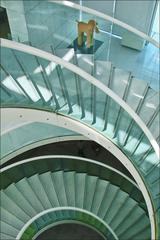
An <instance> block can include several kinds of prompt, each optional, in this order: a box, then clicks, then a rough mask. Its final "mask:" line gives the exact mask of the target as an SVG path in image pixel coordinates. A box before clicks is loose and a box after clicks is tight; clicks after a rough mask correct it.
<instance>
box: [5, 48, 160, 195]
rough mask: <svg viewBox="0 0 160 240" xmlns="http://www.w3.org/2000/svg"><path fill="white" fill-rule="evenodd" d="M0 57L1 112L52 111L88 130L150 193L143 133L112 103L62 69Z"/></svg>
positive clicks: (151, 157) (153, 163) (15, 54)
mask: <svg viewBox="0 0 160 240" xmlns="http://www.w3.org/2000/svg"><path fill="white" fill-rule="evenodd" d="M1 54H2V61H1V73H2V74H1V92H2V106H3V107H26V108H34V109H42V110H46V111H51V112H52V111H54V112H58V113H61V114H64V115H67V116H69V117H71V118H73V119H75V120H76V121H80V122H82V123H83V124H85V125H87V126H89V127H92V128H94V129H95V130H96V131H98V132H99V133H100V134H102V135H104V136H105V137H107V138H108V139H110V140H111V141H112V142H114V143H115V144H116V145H117V146H118V147H119V148H120V149H121V150H122V152H124V153H125V154H126V155H127V156H128V157H129V158H130V159H131V161H132V162H133V164H134V165H135V166H136V167H137V169H138V171H140V173H141V174H142V176H143V177H144V178H145V180H146V182H148V187H149V189H150V190H151V191H152V190H153V188H152V187H151V186H152V182H150V180H149V179H150V178H149V177H148V174H151V175H154V174H156V176H157V173H156V172H157V167H158V163H159V160H158V157H157V156H156V153H155V152H154V150H153V147H152V145H151V143H150V141H149V140H148V138H147V137H146V135H145V132H143V130H142V129H141V128H140V127H139V126H138V125H137V123H136V122H135V121H134V119H133V118H132V117H131V115H130V114H129V113H128V112H127V111H126V110H125V109H123V108H122V107H121V106H120V105H119V104H118V103H117V102H115V100H113V99H112V98H111V97H110V96H109V95H107V94H106V93H105V92H104V91H102V90H100V89H99V88H98V87H96V86H95V85H93V84H92V83H90V82H89V81H87V80H86V79H84V78H82V77H81V76H79V75H77V74H75V73H74V72H72V71H70V70H69V69H67V68H65V67H64V66H60V65H57V64H56V63H54V62H49V61H47V60H44V59H42V58H40V57H36V56H34V55H30V54H26V53H23V52H20V51H17V50H11V49H8V48H2V51H1ZM157 119H158V118H157ZM151 169H152V171H151ZM157 177H158V176H157ZM156 189H157V190H156V191H158V188H157V186H156Z"/></svg>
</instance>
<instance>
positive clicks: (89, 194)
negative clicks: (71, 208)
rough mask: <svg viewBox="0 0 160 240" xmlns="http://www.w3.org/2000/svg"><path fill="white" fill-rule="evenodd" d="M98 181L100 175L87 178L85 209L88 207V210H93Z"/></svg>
mask: <svg viewBox="0 0 160 240" xmlns="http://www.w3.org/2000/svg"><path fill="white" fill-rule="evenodd" d="M97 181H98V177H93V176H88V177H87V179H86V191H85V201H84V209H87V210H88V211H91V207H92V202H93V198H94V194H95V188H96V184H97Z"/></svg>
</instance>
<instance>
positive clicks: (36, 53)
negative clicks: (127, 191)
mask: <svg viewBox="0 0 160 240" xmlns="http://www.w3.org/2000/svg"><path fill="white" fill-rule="evenodd" d="M0 41H1V46H2V47H6V48H10V49H15V50H18V51H22V52H25V53H28V54H31V55H34V56H37V57H40V58H42V59H46V60H48V61H51V62H54V63H56V64H59V65H62V66H63V67H65V68H66V69H69V70H70V71H71V72H74V73H76V74H77V75H79V76H81V77H82V78H84V79H85V80H86V81H88V82H90V83H91V84H93V85H94V86H96V87H97V88H99V89H100V90H101V91H102V92H104V93H105V94H107V95H108V96H109V97H111V98H112V99H113V100H114V101H115V102H116V103H118V105H120V106H121V107H122V108H123V109H124V110H125V111H126V112H127V113H128V114H129V115H130V116H131V117H132V119H134V121H135V122H136V124H137V125H138V126H139V127H140V128H141V129H142V131H143V132H144V134H145V136H146V137H147V138H148V140H149V142H150V143H151V145H152V147H153V149H154V151H155V152H156V155H157V156H158V157H159V146H158V143H157V141H156V139H155V138H154V137H153V135H152V133H151V132H150V130H149V129H148V128H147V126H146V125H145V123H144V122H143V121H142V120H141V118H140V117H139V116H138V115H137V114H136V113H135V112H134V110H133V109H132V108H131V107H130V106H129V105H127V104H126V102H125V101H124V100H122V99H121V98H120V97H119V96H118V95H117V94H115V93H114V92H113V91H112V90H111V89H110V88H108V87H107V86H105V85H104V84H103V83H101V82H100V81H99V80H97V79H96V78H94V77H93V76H91V75H90V74H88V73H87V72H85V71H84V70H82V69H81V68H79V67H77V66H76V65H74V64H72V63H70V62H67V61H65V60H63V59H62V58H59V57H57V56H55V55H53V54H51V53H48V52H45V51H42V50H40V49H37V48H34V47H31V46H28V45H25V44H22V43H18V42H15V41H10V40H6V39H3V38H0Z"/></svg>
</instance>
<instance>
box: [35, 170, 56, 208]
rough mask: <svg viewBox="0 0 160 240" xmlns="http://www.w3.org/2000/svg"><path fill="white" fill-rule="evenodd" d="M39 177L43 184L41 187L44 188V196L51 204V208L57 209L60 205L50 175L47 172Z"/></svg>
mask: <svg viewBox="0 0 160 240" xmlns="http://www.w3.org/2000/svg"><path fill="white" fill-rule="evenodd" d="M39 177H40V180H41V182H42V184H43V187H45V190H46V194H47V196H48V198H49V200H50V202H51V203H52V207H58V206H59V205H60V202H59V199H58V196H57V193H56V188H55V186H54V183H53V180H52V174H51V173H50V172H47V173H43V174H41V175H40V176H39Z"/></svg>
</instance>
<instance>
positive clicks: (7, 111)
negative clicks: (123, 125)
mask: <svg viewBox="0 0 160 240" xmlns="http://www.w3.org/2000/svg"><path fill="white" fill-rule="evenodd" d="M1 112H2V116H3V115H4V116H5V119H2V121H3V120H4V121H6V120H7V119H8V120H9V117H8V116H10V115H11V116H13V117H12V120H13V121H14V122H16V124H17V121H18V125H19V124H21V123H23V121H31V120H32V121H34V122H39V121H40V122H43V123H47V124H51V125H54V126H58V127H64V128H67V129H68V130H71V131H74V132H77V133H79V134H81V135H83V136H85V137H87V138H89V139H90V140H93V139H94V141H95V142H97V143H98V144H100V145H101V146H103V147H104V148H105V149H107V150H108V151H109V152H111V153H112V154H113V155H114V156H115V157H117V156H118V160H119V161H120V162H121V163H122V164H123V165H124V166H125V167H126V168H127V170H128V171H129V172H130V174H131V175H132V177H133V178H134V180H135V182H136V183H137V185H138V187H139V189H140V190H141V192H142V194H143V197H144V199H145V202H146V205H147V209H148V214H149V218H150V223H151V239H155V238H156V237H155V236H156V219H155V211H154V204H153V202H152V199H151V195H150V193H149V191H148V189H147V187H146V184H145V182H144V179H143V178H142V176H141V174H140V172H139V171H138V170H137V168H136V167H135V165H134V164H133V163H132V161H131V160H130V159H128V157H127V156H126V155H125V154H124V153H123V152H122V151H121V150H120V149H119V148H118V147H117V145H115V144H114V143H113V142H112V141H110V140H109V139H108V138H106V137H105V136H103V135H102V134H101V133H100V132H98V131H96V130H95V129H93V128H91V127H89V126H88V125H85V124H84V123H82V122H80V121H76V120H75V119H72V118H69V117H68V116H65V115H61V114H57V113H54V112H47V111H45V110H43V111H42V110H35V109H27V108H2V110H1ZM20 116H23V117H20ZM9 121H10V120H9ZM19 121H20V122H19ZM16 128H17V126H16Z"/></svg>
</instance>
